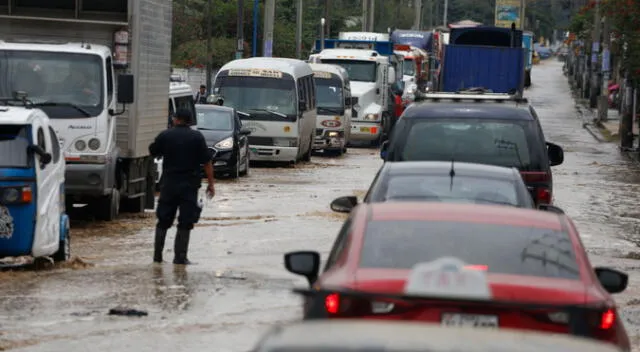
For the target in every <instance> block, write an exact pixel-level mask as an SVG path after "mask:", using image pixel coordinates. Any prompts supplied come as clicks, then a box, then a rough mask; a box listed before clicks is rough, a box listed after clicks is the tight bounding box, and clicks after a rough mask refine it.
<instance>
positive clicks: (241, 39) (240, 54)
mask: <svg viewBox="0 0 640 352" xmlns="http://www.w3.org/2000/svg"><path fill="white" fill-rule="evenodd" d="M236 33H237V36H238V46H237V50H236V60H237V59H242V57H243V56H244V0H238V28H237V30H236Z"/></svg>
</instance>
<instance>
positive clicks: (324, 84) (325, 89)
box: [314, 78, 344, 110]
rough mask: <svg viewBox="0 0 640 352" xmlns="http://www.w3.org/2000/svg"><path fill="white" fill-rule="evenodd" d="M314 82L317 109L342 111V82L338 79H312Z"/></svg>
mask: <svg viewBox="0 0 640 352" xmlns="http://www.w3.org/2000/svg"><path fill="white" fill-rule="evenodd" d="M314 81H315V82H316V99H317V101H318V105H317V106H318V109H323V108H334V109H335V108H338V109H341V110H342V107H343V103H344V99H343V98H342V97H343V95H342V81H340V80H339V79H338V78H333V79H324V78H314Z"/></svg>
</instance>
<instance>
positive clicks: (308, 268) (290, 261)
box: [284, 251, 320, 286]
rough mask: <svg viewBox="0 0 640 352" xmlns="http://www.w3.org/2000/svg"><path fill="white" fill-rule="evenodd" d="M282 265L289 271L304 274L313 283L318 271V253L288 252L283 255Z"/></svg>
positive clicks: (310, 283)
mask: <svg viewBox="0 0 640 352" xmlns="http://www.w3.org/2000/svg"><path fill="white" fill-rule="evenodd" d="M284 267H285V268H286V269H287V270H288V271H289V272H291V273H293V274H296V275H300V276H304V277H305V278H306V279H307V281H308V282H309V286H311V285H313V283H315V282H316V280H317V279H318V272H319V271H320V254H319V253H318V252H314V251H298V252H289V253H286V254H285V255H284Z"/></svg>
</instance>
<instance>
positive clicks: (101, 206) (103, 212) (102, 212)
mask: <svg viewBox="0 0 640 352" xmlns="http://www.w3.org/2000/svg"><path fill="white" fill-rule="evenodd" d="M96 208H97V211H96V217H97V218H98V219H99V220H103V221H112V220H114V219H115V218H116V217H118V213H119V212H120V192H119V191H118V190H117V189H116V188H115V187H114V188H112V189H111V194H110V195H108V196H105V197H103V198H102V199H100V200H99V201H98V202H96Z"/></svg>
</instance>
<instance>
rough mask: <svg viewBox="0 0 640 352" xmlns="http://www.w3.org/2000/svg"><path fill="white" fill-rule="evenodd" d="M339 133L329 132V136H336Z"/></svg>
mask: <svg viewBox="0 0 640 352" xmlns="http://www.w3.org/2000/svg"><path fill="white" fill-rule="evenodd" d="M338 135H339V133H338V132H336V131H332V132H329V138H333V137H338Z"/></svg>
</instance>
